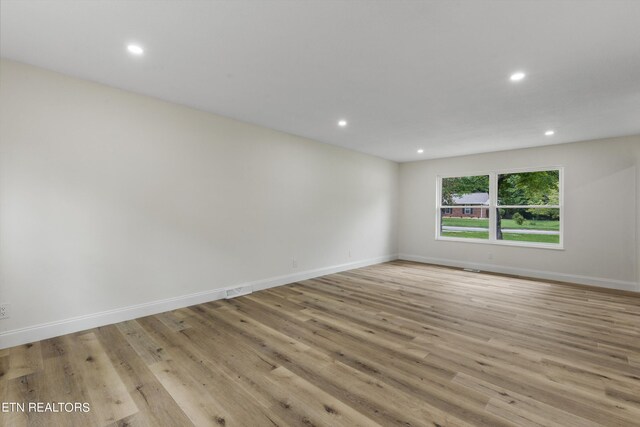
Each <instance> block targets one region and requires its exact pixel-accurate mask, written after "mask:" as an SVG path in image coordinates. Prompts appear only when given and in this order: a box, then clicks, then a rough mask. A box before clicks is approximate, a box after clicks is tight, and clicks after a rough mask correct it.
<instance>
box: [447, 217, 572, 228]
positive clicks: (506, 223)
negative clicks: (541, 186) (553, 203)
mask: <svg viewBox="0 0 640 427" xmlns="http://www.w3.org/2000/svg"><path fill="white" fill-rule="evenodd" d="M532 222H533V224H532ZM501 223H502V228H515V229H521V230H554V231H557V230H560V221H557V220H556V221H551V220H537V221H530V220H525V221H524V222H523V223H522V225H518V223H517V222H515V221H514V220H512V219H503V220H502V221H501ZM442 225H449V226H452V227H482V228H489V220H488V219H486V218H485V219H475V218H442Z"/></svg>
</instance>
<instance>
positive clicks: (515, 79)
mask: <svg viewBox="0 0 640 427" xmlns="http://www.w3.org/2000/svg"><path fill="white" fill-rule="evenodd" d="M526 76H527V75H526V74H525V73H523V72H522V71H518V72H517V73H513V74H511V77H509V80H511V81H512V82H519V81H520V80H522V79H524V78H525V77H526Z"/></svg>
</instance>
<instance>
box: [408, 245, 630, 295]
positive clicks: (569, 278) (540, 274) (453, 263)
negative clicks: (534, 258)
mask: <svg viewBox="0 0 640 427" xmlns="http://www.w3.org/2000/svg"><path fill="white" fill-rule="evenodd" d="M398 259H401V260H405V261H415V262H421V263H425V264H438V265H444V266H447V267H459V268H470V269H473V270H480V271H489V272H492V273H502V274H512V275H515V276H524V277H531V278H535V279H544V280H556V281H560V282H570V283H577V284H579V285H589V286H598V287H600V288H608V289H619V290H623V291H632V292H640V284H638V283H636V282H626V281H623V280H615V279H604V278H600V277H591V276H581V275H577V274H566V273H555V272H552V271H543V270H529V269H525V268H516V267H506V266H502V265H494V264H483V263H478V262H467V261H459V260H452V259H445V258H431V257H424V256H420V255H411V254H399V255H398Z"/></svg>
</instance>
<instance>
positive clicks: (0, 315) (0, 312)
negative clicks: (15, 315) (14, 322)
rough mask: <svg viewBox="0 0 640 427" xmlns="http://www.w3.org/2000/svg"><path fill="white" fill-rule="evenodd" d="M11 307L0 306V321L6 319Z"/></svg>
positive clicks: (6, 305) (7, 305)
mask: <svg viewBox="0 0 640 427" xmlns="http://www.w3.org/2000/svg"><path fill="white" fill-rule="evenodd" d="M10 307H11V305H10V304H0V320H2V319H8V318H9V317H10V316H9V314H10V310H9V308H10Z"/></svg>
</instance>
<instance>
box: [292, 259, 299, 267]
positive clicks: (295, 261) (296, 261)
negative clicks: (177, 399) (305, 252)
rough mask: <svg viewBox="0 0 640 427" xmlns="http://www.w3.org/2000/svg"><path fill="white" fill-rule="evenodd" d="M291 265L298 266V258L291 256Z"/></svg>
mask: <svg viewBox="0 0 640 427" xmlns="http://www.w3.org/2000/svg"><path fill="white" fill-rule="evenodd" d="M291 267H293V268H298V260H297V259H296V257H293V258H291Z"/></svg>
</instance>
